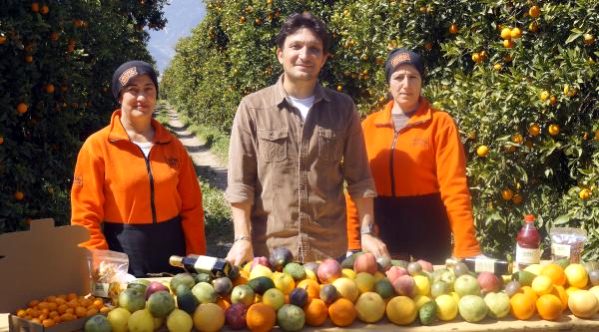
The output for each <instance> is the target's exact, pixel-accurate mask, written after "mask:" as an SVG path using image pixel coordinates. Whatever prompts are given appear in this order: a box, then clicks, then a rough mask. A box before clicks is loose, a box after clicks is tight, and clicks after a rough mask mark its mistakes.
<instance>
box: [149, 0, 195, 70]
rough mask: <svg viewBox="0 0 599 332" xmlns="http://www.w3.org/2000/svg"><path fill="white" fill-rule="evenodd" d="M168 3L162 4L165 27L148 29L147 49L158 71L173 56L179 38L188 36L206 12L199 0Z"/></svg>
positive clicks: (180, 0) (178, 0)
mask: <svg viewBox="0 0 599 332" xmlns="http://www.w3.org/2000/svg"><path fill="white" fill-rule="evenodd" d="M169 3H170V5H167V6H164V12H165V17H166V19H167V23H166V27H165V28H164V29H162V30H160V31H155V30H149V31H148V32H149V34H150V40H149V42H148V50H149V51H150V54H151V55H152V57H153V58H154V60H156V65H157V67H158V70H159V71H160V73H162V72H163V71H164V69H165V68H166V67H168V64H169V62H170V61H171V59H172V58H173V56H175V46H176V44H177V41H178V40H179V38H181V37H185V36H189V34H190V33H191V30H192V29H193V28H195V27H196V26H197V25H198V24H199V23H200V21H201V20H202V19H203V18H204V15H205V14H206V7H205V5H204V3H203V1H201V0H170V1H169Z"/></svg>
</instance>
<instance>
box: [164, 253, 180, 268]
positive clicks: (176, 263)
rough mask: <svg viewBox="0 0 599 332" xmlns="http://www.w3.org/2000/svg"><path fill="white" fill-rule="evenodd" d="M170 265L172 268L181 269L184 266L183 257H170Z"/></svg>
mask: <svg viewBox="0 0 599 332" xmlns="http://www.w3.org/2000/svg"><path fill="white" fill-rule="evenodd" d="M168 263H169V264H170V265H171V266H178V267H181V266H183V257H181V256H177V255H172V256H171V257H169V259H168Z"/></svg>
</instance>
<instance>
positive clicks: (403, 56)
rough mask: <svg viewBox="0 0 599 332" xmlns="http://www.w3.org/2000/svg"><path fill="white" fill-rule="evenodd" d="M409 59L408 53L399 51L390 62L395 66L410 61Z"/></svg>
mask: <svg viewBox="0 0 599 332" xmlns="http://www.w3.org/2000/svg"><path fill="white" fill-rule="evenodd" d="M411 61H412V58H410V54H408V53H399V54H398V55H396V56H394V57H393V59H391V64H392V65H393V67H395V66H397V65H398V64H400V63H403V62H411Z"/></svg>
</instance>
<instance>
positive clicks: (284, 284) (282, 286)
mask: <svg viewBox="0 0 599 332" xmlns="http://www.w3.org/2000/svg"><path fill="white" fill-rule="evenodd" d="M272 281H273V283H274V284H275V288H276V289H278V290H280V291H281V292H283V294H290V293H291V291H293V289H294V288H295V280H293V277H292V276H290V275H289V274H287V273H281V272H275V273H274V274H273V276H272Z"/></svg>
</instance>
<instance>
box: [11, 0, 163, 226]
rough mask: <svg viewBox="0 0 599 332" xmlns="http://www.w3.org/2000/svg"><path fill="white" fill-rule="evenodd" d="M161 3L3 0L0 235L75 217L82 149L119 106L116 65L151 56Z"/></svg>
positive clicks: (160, 14)
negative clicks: (75, 178)
mask: <svg viewBox="0 0 599 332" xmlns="http://www.w3.org/2000/svg"><path fill="white" fill-rule="evenodd" d="M164 2H165V1H162V0H161V1H152V2H151V3H150V1H147V2H144V1H143V0H141V1H102V2H100V1H67V2H65V1H57V0H43V1H42V0H39V1H37V0H34V1H22V0H7V1H3V3H2V6H0V73H1V74H0V101H1V102H0V179H1V180H0V233H2V232H8V231H14V230H19V229H23V228H26V227H27V224H28V221H29V220H31V219H35V218H42V217H53V218H55V219H56V220H57V221H58V223H59V224H65V223H68V222H69V219H70V206H69V191H70V186H71V178H72V173H73V167H74V164H75V160H76V157H77V153H78V151H79V147H80V145H81V143H82V141H83V140H85V138H87V136H89V135H90V134H91V133H92V132H94V131H96V130H97V129H99V128H101V127H102V126H104V125H106V124H107V122H108V119H109V116H110V113H111V112H112V110H113V109H114V107H115V102H114V98H113V97H112V94H111V91H110V80H111V76H112V72H113V71H114V69H116V67H117V66H118V65H119V64H120V63H122V62H124V61H126V60H127V59H133V58H138V59H146V60H149V59H150V57H149V54H148V52H147V51H146V50H145V45H146V42H147V38H148V35H147V33H146V32H144V31H143V28H144V27H145V26H149V27H152V28H156V29H158V28H162V27H163V26H164V23H165V20H164V18H163V16H162V7H163V5H164Z"/></svg>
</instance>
